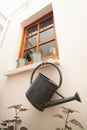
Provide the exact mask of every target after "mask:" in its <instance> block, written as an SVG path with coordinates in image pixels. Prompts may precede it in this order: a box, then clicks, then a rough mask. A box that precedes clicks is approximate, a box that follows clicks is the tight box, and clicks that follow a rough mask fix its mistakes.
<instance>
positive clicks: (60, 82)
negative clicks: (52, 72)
mask: <svg viewBox="0 0 87 130" xmlns="http://www.w3.org/2000/svg"><path fill="white" fill-rule="evenodd" d="M46 64H50V65H52V66H54V67H55V68H56V69H57V71H58V72H59V76H60V81H59V85H58V86H57V88H59V87H60V86H61V84H62V74H61V71H60V69H59V68H58V67H57V66H56V65H55V64H53V63H50V62H44V63H41V64H40V65H38V66H37V67H36V68H35V69H34V71H33V72H32V75H31V79H30V83H31V84H32V81H33V76H34V74H35V72H36V70H37V69H38V68H40V67H41V66H43V65H46Z"/></svg>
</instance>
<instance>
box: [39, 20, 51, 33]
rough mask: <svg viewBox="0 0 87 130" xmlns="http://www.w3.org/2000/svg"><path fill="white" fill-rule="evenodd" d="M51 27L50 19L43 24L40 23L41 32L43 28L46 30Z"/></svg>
mask: <svg viewBox="0 0 87 130" xmlns="http://www.w3.org/2000/svg"><path fill="white" fill-rule="evenodd" d="M51 25H52V18H49V19H47V20H45V21H44V22H41V23H40V30H43V29H45V28H48V27H50V26H51Z"/></svg>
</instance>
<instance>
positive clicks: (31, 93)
mask: <svg viewBox="0 0 87 130" xmlns="http://www.w3.org/2000/svg"><path fill="white" fill-rule="evenodd" d="M56 89H57V86H56V84H55V83H53V82H52V81H51V80H50V79H48V78H47V77H45V76H44V75H43V74H41V73H39V74H38V76H37V78H36V79H35V81H34V82H33V84H32V85H31V87H30V88H29V90H28V91H27V93H26V96H27V98H28V99H29V101H30V102H31V103H32V104H33V105H34V106H35V107H36V108H37V109H39V110H40V111H43V110H44V108H45V105H46V104H47V103H48V102H49V101H50V99H51V97H52V96H53V94H54V93H55V91H56Z"/></svg>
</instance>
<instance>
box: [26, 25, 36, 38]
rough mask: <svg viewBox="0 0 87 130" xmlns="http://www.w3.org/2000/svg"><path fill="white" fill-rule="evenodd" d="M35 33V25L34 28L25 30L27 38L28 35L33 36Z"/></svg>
mask: <svg viewBox="0 0 87 130" xmlns="http://www.w3.org/2000/svg"><path fill="white" fill-rule="evenodd" d="M36 32H37V25H35V26H33V27H31V28H29V29H28V30H27V36H28V35H29V36H30V35H33V34H35V33H36Z"/></svg>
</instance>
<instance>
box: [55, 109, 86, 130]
mask: <svg viewBox="0 0 87 130" xmlns="http://www.w3.org/2000/svg"><path fill="white" fill-rule="evenodd" d="M60 108H61V109H62V113H63V114H64V115H63V114H59V113H57V114H55V115H53V117H57V118H60V119H62V120H63V121H64V128H56V130H72V127H71V126H70V125H69V124H70V123H71V124H74V125H76V126H78V127H79V128H81V129H84V128H83V126H82V124H81V123H80V122H79V121H77V120H76V119H70V118H69V116H70V114H72V113H74V112H77V113H79V111H76V110H72V109H70V108H66V107H60Z"/></svg>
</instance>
